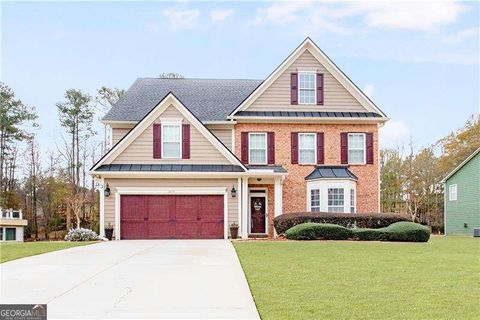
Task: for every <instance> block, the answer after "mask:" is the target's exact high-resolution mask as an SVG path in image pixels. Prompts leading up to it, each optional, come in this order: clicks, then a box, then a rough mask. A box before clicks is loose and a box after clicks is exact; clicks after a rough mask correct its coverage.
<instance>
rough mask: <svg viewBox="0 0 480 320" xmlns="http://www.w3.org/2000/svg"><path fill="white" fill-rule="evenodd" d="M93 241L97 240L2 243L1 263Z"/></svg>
mask: <svg viewBox="0 0 480 320" xmlns="http://www.w3.org/2000/svg"><path fill="white" fill-rule="evenodd" d="M92 243H95V242H66V241H51V242H49V241H39V242H8V243H0V263H2V262H7V261H10V260H15V259H19V258H23V257H29V256H34V255H37V254H41V253H45V252H50V251H57V250H62V249H67V248H72V247H78V246H84V245H87V244H92Z"/></svg>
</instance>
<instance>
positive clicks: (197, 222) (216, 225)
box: [120, 195, 223, 239]
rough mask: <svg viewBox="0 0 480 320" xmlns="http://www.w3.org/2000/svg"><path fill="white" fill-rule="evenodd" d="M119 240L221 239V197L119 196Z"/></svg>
mask: <svg viewBox="0 0 480 320" xmlns="http://www.w3.org/2000/svg"><path fill="white" fill-rule="evenodd" d="M120 202H121V204H120V205H121V207H120V219H121V238H122V239H223V196H221V195H218V196H217V195H201V196H200V195H185V196H163V195H162V196H153V195H151V196H149V195H124V196H121V201H120Z"/></svg>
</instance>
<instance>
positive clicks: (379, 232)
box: [352, 222, 430, 242]
mask: <svg viewBox="0 0 480 320" xmlns="http://www.w3.org/2000/svg"><path fill="white" fill-rule="evenodd" d="M352 237H353V239H355V240H366V241H372V240H373V241H375V240H376V241H405V242H427V241H428V240H429V239H430V229H429V228H428V227H426V226H422V225H421V224H418V223H413V222H397V223H393V224H391V225H390V226H388V227H385V228H380V229H352Z"/></svg>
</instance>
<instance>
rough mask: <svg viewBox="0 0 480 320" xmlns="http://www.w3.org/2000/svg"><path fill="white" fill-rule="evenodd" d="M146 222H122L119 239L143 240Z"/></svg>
mask: <svg viewBox="0 0 480 320" xmlns="http://www.w3.org/2000/svg"><path fill="white" fill-rule="evenodd" d="M146 227H147V222H146V221H144V220H141V221H138V220H137V221H135V220H128V221H122V228H121V231H122V232H121V238H122V239H127V240H128V239H144V238H145V230H146Z"/></svg>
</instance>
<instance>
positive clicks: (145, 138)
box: [112, 106, 231, 164]
mask: <svg viewBox="0 0 480 320" xmlns="http://www.w3.org/2000/svg"><path fill="white" fill-rule="evenodd" d="M165 118H170V119H171V118H174V119H183V116H182V114H181V113H180V112H179V111H178V110H177V109H176V108H175V107H173V106H170V107H168V108H167V109H166V110H165V111H164V112H163V113H162V114H161V115H160V117H159V118H158V119H157V120H156V121H155V123H160V122H161V119H165ZM182 123H189V122H188V121H187V120H186V119H183V122H182ZM162 162H163V163H169V164H179V163H190V164H193V163H196V164H231V163H230V162H229V161H228V160H227V159H226V158H225V157H224V156H223V155H222V154H221V153H220V151H218V150H217V148H216V147H215V146H213V145H212V143H211V142H210V141H209V140H208V139H206V138H205V137H204V136H203V135H202V134H201V133H200V131H198V130H197V129H196V128H195V127H194V126H193V125H191V126H190V159H154V158H153V125H150V126H149V127H148V128H147V129H145V131H143V132H142V133H141V134H140V135H139V136H138V137H137V138H136V139H135V140H134V141H133V142H132V143H131V144H130V145H129V146H128V147H127V148H126V149H125V150H124V151H123V152H122V153H121V154H120V155H118V157H117V158H115V160H113V161H112V163H114V164H155V163H162Z"/></svg>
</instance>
